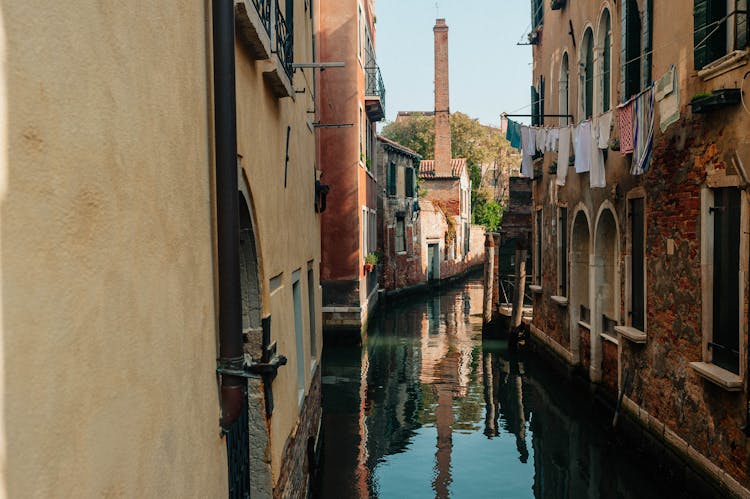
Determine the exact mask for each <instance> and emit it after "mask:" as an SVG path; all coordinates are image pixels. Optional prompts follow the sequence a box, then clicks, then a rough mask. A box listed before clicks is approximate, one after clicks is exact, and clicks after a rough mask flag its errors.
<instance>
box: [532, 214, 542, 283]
mask: <svg viewBox="0 0 750 499" xmlns="http://www.w3.org/2000/svg"><path fill="white" fill-rule="evenodd" d="M535 232H536V240H535V251H534V284H536V285H537V286H541V285H542V210H541V209H539V210H537V211H536V227H535Z"/></svg>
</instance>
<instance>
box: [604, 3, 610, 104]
mask: <svg viewBox="0 0 750 499" xmlns="http://www.w3.org/2000/svg"><path fill="white" fill-rule="evenodd" d="M606 12H607V14H606V16H607V21H606V22H605V24H604V29H605V34H604V64H603V65H602V66H603V71H604V74H603V75H602V111H605V112H606V111H609V108H610V106H611V102H612V101H611V100H610V88H609V87H610V84H611V82H612V74H611V73H612V18H611V17H610V15H609V11H606Z"/></svg>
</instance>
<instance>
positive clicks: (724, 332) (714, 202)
mask: <svg viewBox="0 0 750 499" xmlns="http://www.w3.org/2000/svg"><path fill="white" fill-rule="evenodd" d="M710 197H712V198H713V199H709V207H708V214H707V215H706V216H707V217H708V220H707V222H708V225H709V227H708V229H709V233H713V248H710V249H709V255H707V258H708V260H709V262H708V263H710V264H711V265H712V276H711V278H710V279H709V282H711V284H712V289H711V294H712V295H713V296H712V299H711V305H712V310H711V314H710V315H711V317H710V323H709V327H710V335H709V338H708V353H709V356H710V359H709V360H710V361H711V362H712V363H713V364H715V365H717V366H719V367H721V368H723V369H726V370H727V371H730V372H733V373H735V374H739V372H740V353H739V352H740V334H742V332H741V328H740V320H739V316H740V311H741V310H742V308H741V306H742V303H741V301H742V296H741V295H740V290H739V284H740V282H739V272H740V236H741V233H740V229H741V228H740V212H741V210H742V206H741V199H742V198H741V193H740V190H739V189H737V188H734V187H726V188H720V189H713V190H712V191H710ZM705 232H706V231H704V233H705ZM709 244H711V243H710V242H709ZM746 258H747V257H746Z"/></svg>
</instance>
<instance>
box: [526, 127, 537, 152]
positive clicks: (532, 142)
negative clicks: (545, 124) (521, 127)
mask: <svg viewBox="0 0 750 499" xmlns="http://www.w3.org/2000/svg"><path fill="white" fill-rule="evenodd" d="M527 128H528V130H529V135H528V137H529V142H528V144H529V149H528V152H529V155H531V156H533V155H534V154H536V129H535V128H534V127H527ZM524 150H525V149H524Z"/></svg>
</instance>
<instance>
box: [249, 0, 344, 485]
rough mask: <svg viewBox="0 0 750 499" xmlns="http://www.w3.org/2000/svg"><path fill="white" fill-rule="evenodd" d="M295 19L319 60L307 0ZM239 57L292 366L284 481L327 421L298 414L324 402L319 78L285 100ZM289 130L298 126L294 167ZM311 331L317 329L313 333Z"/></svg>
mask: <svg viewBox="0 0 750 499" xmlns="http://www.w3.org/2000/svg"><path fill="white" fill-rule="evenodd" d="M294 17H295V19H294V21H295V22H294V27H295V37H294V53H295V60H300V61H302V60H312V57H313V55H312V31H313V24H312V21H311V19H310V18H309V14H308V12H307V10H306V9H305V2H304V0H295V2H294ZM236 54H237V57H236V59H237V111H238V116H237V126H238V133H237V136H238V153H239V154H240V156H241V159H240V164H241V165H242V168H243V172H244V176H245V180H246V181H247V184H248V185H249V190H250V195H251V197H252V200H251V202H252V206H251V207H250V209H251V210H252V212H253V216H254V222H255V224H256V225H255V237H256V241H257V244H258V246H259V251H258V252H259V259H260V272H259V280H260V283H261V290H262V309H263V315H268V314H270V315H271V340H272V341H276V342H277V348H278V352H279V353H280V354H282V355H285V356H286V357H287V358H288V361H289V363H288V364H287V366H285V367H282V368H281V369H280V370H279V373H278V377H277V378H276V379H275V380H274V382H273V394H274V405H275V410H274V413H273V416H272V417H271V419H270V421H269V426H270V449H269V454H270V455H269V456H268V457H270V460H271V469H272V473H273V480H274V483H275V484H277V483H276V482H277V481H278V480H279V477H280V475H281V472H282V468H281V467H282V464H283V463H284V462H288V463H292V464H295V465H296V464H299V456H293V457H291V458H290V457H289V456H284V455H283V453H284V449H285V447H286V446H287V445H288V444H287V441H288V439H289V438H291V436H292V435H294V433H295V431H296V430H295V429H296V428H297V427H298V425H310V424H314V425H317V421H318V420H319V419H320V417H319V415H318V416H317V418H318V419H317V420H314V421H312V422H309V421H304V419H305V418H307V417H313V418H315V417H316V416H315V414H316V413H315V410H310V411H304V412H300V409H299V408H300V405H299V398H300V392H299V390H300V389H303V390H304V393H305V394H306V396H307V397H308V399H309V400H310V402H308V403H309V404H317V405H318V406H319V405H320V399H319V398H317V399H316V398H315V397H314V396H313V395H310V394H312V393H313V392H311V391H310V390H311V388H310V387H311V383H312V378H313V374H314V372H315V369H316V366H317V364H318V362H319V360H320V353H321V351H322V349H321V347H322V334H321V322H322V320H321V312H320V311H321V308H320V307H321V289H320V287H319V284H318V283H319V277H320V276H319V272H320V262H321V253H320V247H321V245H320V216H319V215H317V214H316V213H315V210H314V204H315V201H314V193H315V178H316V173H317V170H316V163H315V154H314V150H315V133H314V129H313V128H312V126H311V123H310V117H309V115H308V114H307V111H308V110H309V109H312V108H313V107H314V102H313V99H314V97H313V91H314V89H313V87H312V82H313V78H314V75H313V70H312V69H306V70H297V71H296V72H295V74H294V77H293V87H294V88H295V89H302V88H305V92H304V93H301V94H295V96H294V99H292V98H290V97H285V98H281V99H279V98H278V97H275V96H274V95H273V93H272V92H271V91H270V87H269V85H268V83H267V82H266V81H265V80H264V77H263V72H262V71H263V69H264V66H263V62H262V61H261V62H258V61H255V60H253V59H252V58H251V57H250V56H249V55H248V53H247V51H246V49H245V47H244V46H243V45H242V43H241V41H239V40H238V42H237V44H236ZM274 57H275V55H274ZM303 72H304V74H303ZM287 127H291V132H290V135H289V137H290V138H289V161H288V163H287V162H286V136H287ZM285 176H286V185H285ZM325 181H326V179H325V177H324V179H323V182H324V183H325ZM332 192H333V191H332ZM332 208H333V209H334V210H335V205H334V203H332V202H331V198H330V196H329V198H328V209H327V210H326V212H325V213H328V210H330V209H332ZM325 213H324V214H325ZM291 214H293V215H291ZM281 228H283V230H281ZM308 269H311V270H312V272H313V286H312V287H313V291H314V293H315V296H314V297H313V306H314V310H313V314H314V316H315V317H316V318H317V319H316V320H315V324H310V310H309V308H310V297H309V294H308V290H309V287H308ZM297 271H298V272H299V286H300V295H301V305H302V307H301V309H302V317H301V318H302V331H303V334H302V337H303V350H302V352H298V351H297V345H296V337H295V323H294V313H293V310H294V304H293V294H292V293H293V284H294V281H293V278H294V274H295V272H297ZM271 279H275V280H278V283H279V286H278V287H277V288H275V289H271V284H270V281H271ZM311 327H314V329H315V330H314V331H312V332H311ZM313 343H314V344H313ZM299 362H302V363H303V365H304V370H305V386H303V387H300V386H298V383H297V364H298V363H299ZM302 457H304V456H302ZM300 472H302V473H303V474H304V473H306V470H305V469H292V470H288V471H287V473H291V474H295V473H300ZM277 485H279V484H277ZM279 486H281V485H279Z"/></svg>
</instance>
